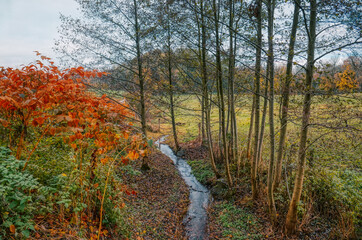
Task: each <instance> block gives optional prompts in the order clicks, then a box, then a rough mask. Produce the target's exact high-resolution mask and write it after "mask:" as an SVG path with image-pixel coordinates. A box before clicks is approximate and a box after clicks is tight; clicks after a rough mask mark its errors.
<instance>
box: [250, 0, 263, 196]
mask: <svg viewBox="0 0 362 240" xmlns="http://www.w3.org/2000/svg"><path fill="white" fill-rule="evenodd" d="M257 9H258V13H257V14H258V16H257V25H258V27H257V28H258V29H257V43H256V45H257V46H256V63H255V122H254V152H253V161H252V165H251V190H252V197H253V200H256V199H257V198H258V189H257V181H256V176H257V169H258V165H257V160H258V159H257V158H258V151H259V149H258V139H259V121H260V70H261V45H262V32H261V30H262V18H261V17H262V16H261V15H262V14H261V13H262V11H261V10H262V0H258V1H257Z"/></svg>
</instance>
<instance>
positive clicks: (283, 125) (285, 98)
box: [274, 0, 300, 189]
mask: <svg viewBox="0 0 362 240" xmlns="http://www.w3.org/2000/svg"><path fill="white" fill-rule="evenodd" d="M299 4H300V0H294V14H293V24H292V31H291V33H290V40H289V51H288V62H287V69H286V79H285V83H284V85H283V90H282V106H281V108H282V117H281V121H280V138H279V148H278V155H277V161H276V166H275V176H274V189H277V188H278V187H279V183H280V180H281V176H282V163H283V149H284V145H285V138H286V133H287V124H288V107H289V92H290V83H291V81H292V79H293V58H294V45H295V38H296V35H297V28H298V19H299Z"/></svg>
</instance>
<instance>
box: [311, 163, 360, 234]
mask: <svg viewBox="0 0 362 240" xmlns="http://www.w3.org/2000/svg"><path fill="white" fill-rule="evenodd" d="M306 186H307V188H308V192H309V194H311V195H312V196H313V199H314V206H315V208H316V209H317V210H319V211H320V212H321V213H323V214H326V215H332V216H336V214H337V216H339V217H341V215H343V217H347V218H350V219H352V222H353V224H354V228H355V229H359V228H360V227H361V224H362V222H361V213H362V205H361V204H362V196H361V189H362V178H361V174H360V173H358V172H353V171H350V170H344V171H336V170H322V169H318V170H314V171H312V172H311V173H310V175H309V177H308V178H307V179H306ZM335 219H336V218H335Z"/></svg>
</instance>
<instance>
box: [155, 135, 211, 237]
mask: <svg viewBox="0 0 362 240" xmlns="http://www.w3.org/2000/svg"><path fill="white" fill-rule="evenodd" d="M166 137H167V136H164V137H161V138H160V139H159V140H158V141H157V142H156V144H157V146H159V149H160V150H161V152H162V153H163V154H164V155H166V156H168V157H169V158H171V160H172V161H173V162H174V164H175V166H176V167H177V169H178V171H179V172H180V174H181V177H182V178H183V179H184V180H185V182H186V184H187V185H188V187H189V190H190V205H189V208H188V211H187V215H186V217H185V219H184V224H185V226H186V234H187V237H188V239H190V240H203V239H208V238H207V234H206V224H207V210H206V208H207V206H208V204H209V199H210V193H209V190H208V189H207V188H206V187H204V186H203V185H202V184H201V183H200V182H199V181H197V179H196V178H195V176H194V175H193V174H192V170H191V167H190V165H188V164H187V162H186V160H184V159H182V158H179V157H177V156H176V155H175V154H174V152H173V151H172V149H171V148H170V147H169V146H168V145H166V144H162V142H163V141H164V140H165V138H166Z"/></svg>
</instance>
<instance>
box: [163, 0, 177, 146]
mask: <svg viewBox="0 0 362 240" xmlns="http://www.w3.org/2000/svg"><path fill="white" fill-rule="evenodd" d="M166 4H167V11H168V12H167V15H168V16H167V48H168V49H167V50H168V54H167V55H168V56H167V60H168V80H169V94H170V112H171V122H172V133H173V139H174V143H175V148H176V152H178V151H179V150H180V146H179V144H178V140H177V129H176V120H175V108H174V100H173V82H172V63H171V61H172V59H171V56H172V50H171V26H170V13H169V5H168V3H166Z"/></svg>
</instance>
